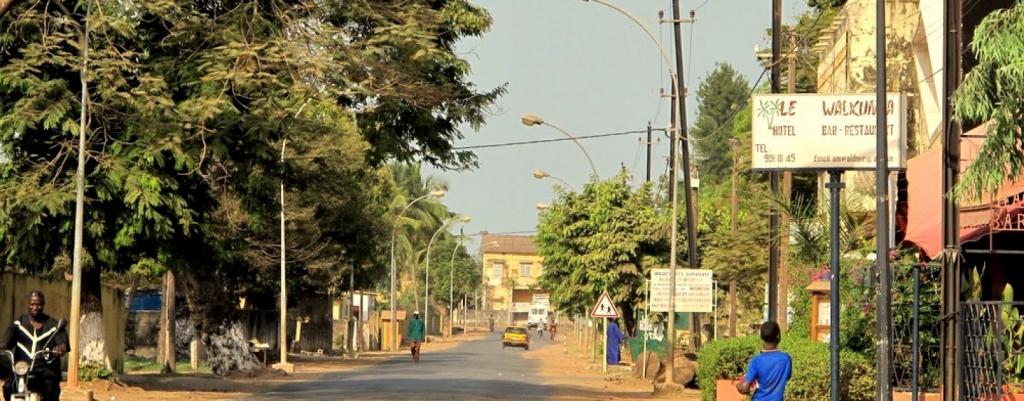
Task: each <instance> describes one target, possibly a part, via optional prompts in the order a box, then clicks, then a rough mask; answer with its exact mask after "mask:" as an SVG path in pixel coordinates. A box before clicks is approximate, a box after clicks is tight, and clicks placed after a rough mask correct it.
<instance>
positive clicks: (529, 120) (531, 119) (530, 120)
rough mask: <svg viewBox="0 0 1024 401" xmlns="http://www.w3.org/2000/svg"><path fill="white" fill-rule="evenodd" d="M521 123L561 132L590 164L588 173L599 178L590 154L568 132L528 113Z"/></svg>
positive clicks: (524, 115)
mask: <svg viewBox="0 0 1024 401" xmlns="http://www.w3.org/2000/svg"><path fill="white" fill-rule="evenodd" d="M522 122H523V125H525V126H527V127H532V126H535V125H547V126H549V127H551V128H554V129H555V130H557V131H558V132H561V133H562V135H565V136H566V137H568V138H569V139H571V140H572V141H573V142H574V143H575V144H576V146H578V147H579V148H580V150H581V151H583V156H586V157H587V162H588V163H590V171H591V172H592V173H593V174H594V177H598V178H600V177H601V176H600V175H599V174H597V167H594V159H591V158H590V153H587V149H585V148H584V147H583V144H582V143H580V141H579V140H577V139H576V137H574V136H572V134H570V133H569V132H568V131H566V130H564V129H562V128H561V127H559V126H557V125H554V124H551V123H549V122H546V121H544V119H543V118H540V116H537V115H534V114H529V113H527V114H523V118H522Z"/></svg>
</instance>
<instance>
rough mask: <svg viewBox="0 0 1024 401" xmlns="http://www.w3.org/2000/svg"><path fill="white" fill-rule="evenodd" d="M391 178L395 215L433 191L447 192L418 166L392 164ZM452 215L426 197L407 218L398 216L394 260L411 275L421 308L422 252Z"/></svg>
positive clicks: (440, 183)
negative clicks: (418, 279) (419, 268)
mask: <svg viewBox="0 0 1024 401" xmlns="http://www.w3.org/2000/svg"><path fill="white" fill-rule="evenodd" d="M388 169H389V170H390V171H391V178H392V180H393V181H394V185H395V190H394V193H395V197H394V198H393V199H392V202H391V207H390V209H391V210H392V213H395V214H398V213H399V212H401V210H402V209H404V208H405V207H406V205H408V204H409V202H410V201H412V200H413V199H416V198H419V197H422V196H424V195H426V194H428V193H430V192H431V191H434V190H438V189H441V190H447V189H448V184H447V183H446V182H444V181H442V180H439V179H437V178H436V177H434V176H424V175H423V173H422V171H421V169H420V165H419V164H410V163H391V164H389V165H388ZM449 216H451V213H450V212H449V211H448V207H447V206H445V205H444V204H443V203H441V201H440V200H438V199H436V198H426V199H423V200H421V201H419V202H416V204H414V205H413V206H412V207H410V208H409V210H408V211H406V212H405V215H403V216H401V217H399V216H395V217H396V220H395V229H396V234H395V257H396V258H397V262H396V263H398V264H399V265H401V266H405V267H406V268H411V269H410V270H406V272H407V274H409V275H410V276H411V280H412V287H413V300H414V304H415V307H416V309H419V295H418V294H419V290H418V286H417V282H416V276H417V274H416V271H415V266H416V265H417V264H418V261H419V260H420V259H422V257H423V249H424V248H425V247H426V245H427V241H429V239H430V236H431V235H433V233H434V232H435V231H436V230H437V229H438V228H439V227H441V224H444V221H445V220H446V219H447V218H448V217H449Z"/></svg>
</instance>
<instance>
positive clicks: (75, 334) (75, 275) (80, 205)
mask: <svg viewBox="0 0 1024 401" xmlns="http://www.w3.org/2000/svg"><path fill="white" fill-rule="evenodd" d="M11 4H12V3H7V4H5V5H4V6H10V5H11ZM0 14H2V13H0ZM91 15H92V1H91V0H90V1H89V5H88V6H87V7H86V11H85V35H84V37H83V38H82V70H81V72H80V74H79V79H81V81H82V104H81V115H80V117H79V126H78V170H77V171H76V172H75V240H74V241H75V243H74V249H73V251H72V257H73V258H74V260H72V262H71V264H72V268H71V271H72V275H71V277H72V278H71V313H70V316H69V317H68V320H69V322H68V323H69V326H70V327H68V329H69V330H68V331H69V336H70V337H71V339H70V341H69V342H70V343H71V344H70V345H71V350H70V351H71V352H70V353H69V355H68V387H70V388H78V359H79V357H80V356H81V355H82V350H81V349H79V340H80V339H79V333H80V332H81V329H82V240H83V237H84V235H85V233H84V227H85V158H86V154H85V131H86V130H88V128H89V122H88V121H89V76H88V71H89V17H90V16H91Z"/></svg>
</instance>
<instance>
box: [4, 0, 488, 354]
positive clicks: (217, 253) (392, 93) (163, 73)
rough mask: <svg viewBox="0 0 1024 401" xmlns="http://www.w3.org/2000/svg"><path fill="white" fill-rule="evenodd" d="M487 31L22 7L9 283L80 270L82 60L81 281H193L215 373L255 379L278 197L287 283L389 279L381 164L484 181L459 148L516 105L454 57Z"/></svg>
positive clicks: (475, 14)
mask: <svg viewBox="0 0 1024 401" xmlns="http://www.w3.org/2000/svg"><path fill="white" fill-rule="evenodd" d="M90 4H91V8H92V14H91V15H90V16H88V22H89V26H90V27H91V31H92V32H91V36H92V38H91V41H90V42H89V43H88V45H87V46H86V45H84V36H85V35H84V31H85V26H86V24H85V21H86V15H85V14H86V10H87V9H89V8H90V7H89V5H90ZM489 24H490V17H489V16H488V15H487V13H486V11H484V10H483V9H481V8H479V7H476V6H473V5H471V4H470V3H468V2H466V1H461V0H450V1H426V0H417V1H411V2H404V3H401V4H398V3H394V2H390V1H383V0H377V1H361V2H343V1H337V0H328V1H314V0H260V1H242V0H226V1H225V0H217V1H214V0H151V1H108V0H52V1H44V2H24V1H22V2H16V3H14V6H13V8H11V9H10V11H9V12H7V13H6V14H2V15H0V26H3V27H5V28H4V30H3V31H2V32H0V116H2V117H0V146H2V154H3V155H4V156H6V158H7V160H8V162H6V163H4V164H3V165H2V166H0V188H2V192H3V195H2V196H0V241H2V247H3V250H4V251H3V252H4V253H3V260H2V263H3V268H4V269H22V270H30V271H37V272H41V271H47V270H53V268H54V267H56V273H60V272H61V271H63V270H65V269H66V266H55V265H54V262H55V261H58V260H66V258H62V256H64V255H66V254H69V253H70V250H71V235H70V232H71V228H72V224H71V222H72V220H73V219H72V217H73V193H74V186H73V184H72V183H73V180H72V175H73V169H71V168H69V166H71V165H73V164H74V159H75V157H76V156H77V154H76V151H75V147H74V146H73V145H74V138H76V136H77V133H78V122H79V121H78V120H79V118H78V110H79V109H80V108H81V106H82V105H80V104H79V102H78V101H77V99H78V96H79V94H80V93H81V85H80V83H79V70H80V66H81V65H82V63H83V55H84V54H85V49H88V53H89V54H90V62H89V64H90V73H89V74H87V75H86V76H85V78H86V79H87V80H88V81H89V82H90V86H91V92H92V94H91V96H90V97H89V99H88V101H87V105H88V111H89V112H88V113H87V115H88V117H87V118H88V120H87V123H88V132H87V133H86V134H87V137H88V144H87V148H88V149H87V152H88V155H87V156H88V165H87V188H86V197H87V204H86V210H87V215H86V217H85V221H86V239H85V246H86V249H85V254H86V260H87V267H88V268H90V269H103V270H106V271H110V272H115V273H116V272H126V271H133V272H138V273H144V274H151V275H155V274H159V273H160V272H163V271H166V270H173V271H176V272H179V273H181V275H182V276H183V279H182V281H183V282H184V283H185V287H186V290H187V291H186V292H187V295H188V299H189V309H190V311H191V312H192V314H193V316H194V317H196V323H197V326H198V328H199V331H200V332H201V333H203V340H204V342H206V345H207V349H208V351H209V353H210V356H211V358H212V362H213V363H212V367H213V368H214V370H215V371H217V372H218V373H223V372H227V371H231V370H236V369H243V370H244V369H249V368H252V367H254V366H255V365H256V364H255V363H254V362H255V361H254V360H252V359H251V358H249V357H247V356H248V353H247V352H245V348H244V341H245V338H242V336H241V333H240V329H239V326H238V325H237V324H236V323H235V321H234V318H233V310H234V307H235V302H234V301H233V300H235V299H237V297H238V296H239V295H242V294H246V293H247V292H259V291H260V290H261V288H260V287H261V286H264V285H265V284H267V283H268V281H269V282H272V281H273V280H274V279H273V278H271V277H273V276H274V275H270V274H269V273H270V272H269V271H268V270H271V269H267V267H269V266H270V265H271V263H269V260H266V259H269V258H267V257H266V256H267V255H268V254H272V253H274V252H273V251H274V249H273V248H274V242H276V241H274V238H275V237H276V235H275V232H276V230H277V220H278V217H279V216H278V213H279V211H280V201H279V195H280V193H279V192H280V185H281V183H282V181H283V182H284V185H285V187H286V194H285V195H286V205H289V203H288V201H289V200H291V201H292V202H293V203H291V205H294V209H290V210H289V212H288V214H287V216H286V217H288V219H289V220H291V221H293V223H291V224H290V225H289V232H290V233H291V234H293V235H294V237H295V238H296V241H295V242H294V245H289V251H290V252H289V253H290V254H292V255H295V256H297V258H296V259H289V261H288V262H289V263H290V264H291V265H292V266H294V267H298V268H299V269H300V270H299V271H300V272H303V273H310V274H313V273H317V272H318V270H317V269H319V272H320V273H323V272H324V271H327V270H331V268H332V266H334V267H337V265H338V264H339V263H338V260H342V261H343V263H341V264H345V265H348V266H349V267H350V268H352V267H354V266H366V265H369V266H377V267H383V265H384V264H383V263H382V261H381V260H380V259H381V258H379V257H377V256H374V254H379V253H380V252H379V250H380V248H381V246H380V243H381V242H383V241H382V237H384V235H383V234H382V232H381V231H380V230H377V229H376V227H379V226H380V225H381V219H382V218H387V217H386V216H387V213H385V211H384V210H382V209H381V207H380V206H381V205H387V204H388V203H389V202H387V201H386V200H387V199H390V193H391V191H390V190H389V189H388V188H387V185H386V182H387V175H386V174H380V172H379V171H376V170H375V167H376V166H379V165H380V164H381V163H382V161H383V160H387V159H390V158H398V159H402V160H406V159H414V158H422V159H423V160H426V161H427V162H430V163H434V164H438V165H441V166H444V167H467V166H471V165H472V164H473V156H472V154H469V153H464V152H458V151H455V150H454V149H453V148H452V146H451V142H452V141H453V140H455V139H457V138H459V137H461V135H462V133H461V131H459V129H458V127H459V126H460V125H461V124H464V123H468V124H470V125H479V124H480V123H482V122H483V112H484V110H485V109H486V107H488V106H489V105H490V104H491V102H493V100H494V99H495V97H496V96H498V95H500V93H501V92H502V90H503V89H502V88H497V89H493V90H487V91H481V90H478V89H476V88H475V87H474V86H473V84H472V83H471V82H468V81H467V80H466V76H467V74H468V72H469V64H468V62H466V61H465V60H463V59H461V58H460V57H459V56H458V55H457V54H455V52H454V51H453V47H452V46H453V43H454V42H455V41H456V40H458V39H459V38H460V37H464V36H469V35H479V34H481V33H483V32H484V31H486V29H487V28H488V26H489ZM285 141H287V143H288V145H287V151H286V152H285V160H283V161H282V160H281V149H282V147H284V143H285ZM328 182H329V183H328ZM346 209H347V210H346ZM384 225H385V226H387V225H388V224H386V222H385V224H384ZM363 227H370V228H371V229H369V230H366V231H361V229H362V228H363ZM307 268H308V269H307ZM375 271H378V272H379V269H377V270H375ZM377 274H378V275H379V273H377ZM95 276H97V277H98V275H95ZM334 276H336V275H334ZM334 276H331V277H334ZM330 281H334V280H328V282H330ZM310 282H312V280H309V281H307V283H310ZM211 300H217V301H215V302H211Z"/></svg>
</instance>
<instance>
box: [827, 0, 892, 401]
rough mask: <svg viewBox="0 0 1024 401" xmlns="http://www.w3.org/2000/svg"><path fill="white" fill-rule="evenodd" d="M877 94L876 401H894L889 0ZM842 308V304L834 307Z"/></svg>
mask: <svg viewBox="0 0 1024 401" xmlns="http://www.w3.org/2000/svg"><path fill="white" fill-rule="evenodd" d="M875 4H876V5H875V7H876V8H875V10H876V11H875V12H876V18H877V20H876V22H875V24H876V25H875V40H876V41H875V56H876V59H875V62H876V66H875V69H876V70H877V76H876V78H875V82H876V84H875V92H876V98H877V100H876V103H875V104H877V105H878V107H877V109H878V110H880V112H877V113H875V115H876V117H877V121H876V123H877V127H876V128H875V129H876V131H875V132H876V133H877V135H875V138H876V141H877V142H876V144H877V145H876V149H875V150H876V158H875V164H876V165H875V198H876V199H877V201H878V202H877V203H876V204H875V216H876V217H875V221H876V222H877V224H878V226H877V233H876V234H875V243H876V245H877V248H876V249H877V250H876V251H875V262H876V263H878V315H877V319H878V346H877V353H876V362H875V363H876V366H877V367H876V371H875V372H876V374H877V377H876V378H875V382H876V393H875V399H876V400H879V401H890V400H892V375H891V374H890V372H891V369H892V364H891V362H892V327H891V323H892V302H891V301H892V292H891V291H892V274H891V272H890V271H889V157H888V155H889V149H888V147H889V135H888V134H885V135H883V134H882V133H887V132H888V126H889V125H888V117H889V116H888V115H887V114H888V113H887V112H886V110H888V107H887V106H886V104H887V103H886V93H885V92H886V90H887V89H888V85H887V80H886V75H885V74H886V67H885V54H886V51H885V50H886V49H885V46H886V40H885V0H877V1H876V3H875ZM833 307H838V305H833Z"/></svg>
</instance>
